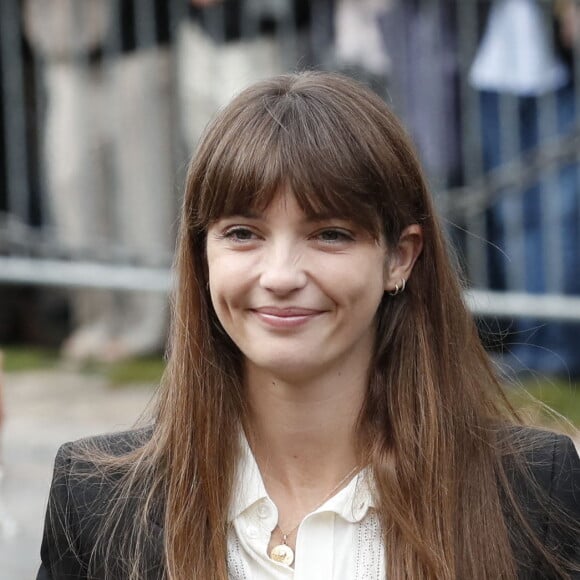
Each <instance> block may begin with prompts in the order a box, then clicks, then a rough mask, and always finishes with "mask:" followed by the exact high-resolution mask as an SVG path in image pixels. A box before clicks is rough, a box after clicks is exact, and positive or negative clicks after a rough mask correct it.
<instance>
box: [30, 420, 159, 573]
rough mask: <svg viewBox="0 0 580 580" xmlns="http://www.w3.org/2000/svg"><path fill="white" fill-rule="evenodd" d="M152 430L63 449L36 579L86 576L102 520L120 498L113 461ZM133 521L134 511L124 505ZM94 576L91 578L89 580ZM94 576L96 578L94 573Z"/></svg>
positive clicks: (83, 441)
mask: <svg viewBox="0 0 580 580" xmlns="http://www.w3.org/2000/svg"><path fill="white" fill-rule="evenodd" d="M151 435H152V427H148V428H143V429H136V430H132V431H124V432H120V433H109V434H105V435H99V436H96V437H89V438H85V439H79V440H77V441H70V442H68V443H65V444H64V445H62V446H61V447H60V448H59V450H58V452H57V454H56V459H55V464H54V472H53V479H52V484H51V487H50V492H49V498H48V506H47V511H46V517H45V525H44V532H43V538H42V545H41V559H42V564H41V568H40V571H39V575H38V578H39V579H40V578H42V579H44V578H55V579H56V578H61V577H67V578H69V577H71V578H72V577H74V578H79V579H80V578H88V570H89V562H90V560H91V554H92V551H93V548H94V546H95V545H96V540H97V537H98V536H99V533H100V530H101V528H102V524H103V522H104V518H105V517H106V515H107V513H108V509H109V508H110V506H111V505H112V504H113V503H114V502H115V501H116V500H117V499H118V498H117V497H116V495H117V491H118V488H117V482H118V481H119V480H120V479H121V478H122V477H123V474H124V473H125V470H124V469H123V464H122V462H119V467H118V468H117V467H116V465H115V463H114V461H115V459H116V458H121V457H122V456H123V455H125V454H129V453H131V452H132V451H135V450H137V449H138V448H139V447H141V446H143V445H144V444H146V443H147V441H149V439H150V438H151ZM125 504H126V506H127V509H126V510H125V515H126V516H127V517H126V518H123V519H124V520H126V521H127V522H128V521H131V516H134V512H130V511H129V510H132V509H134V508H135V506H134V505H133V503H132V502H131V501H129V500H127V501H126V502H124V504H123V505H125ZM91 577H93V576H91ZM94 577H97V578H98V577H100V576H99V574H98V573H97V574H96V575H95V576H94Z"/></svg>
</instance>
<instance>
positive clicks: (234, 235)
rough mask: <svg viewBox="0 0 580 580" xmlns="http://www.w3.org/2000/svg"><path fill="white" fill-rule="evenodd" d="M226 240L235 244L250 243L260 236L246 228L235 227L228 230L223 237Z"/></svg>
mask: <svg viewBox="0 0 580 580" xmlns="http://www.w3.org/2000/svg"><path fill="white" fill-rule="evenodd" d="M221 237H222V238H225V239H226V240H232V241H233V242H238V243H241V242H250V241H252V240H255V239H257V238H258V236H257V235H256V234H255V233H254V232H253V231H252V230H251V229H249V228H246V227H244V226H234V227H232V228H228V229H227V230H226V231H225V232H224V233H223V234H222V236H221Z"/></svg>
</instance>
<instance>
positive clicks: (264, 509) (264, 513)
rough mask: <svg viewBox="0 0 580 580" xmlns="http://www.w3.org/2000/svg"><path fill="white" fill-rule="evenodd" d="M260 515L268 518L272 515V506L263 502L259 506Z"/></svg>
mask: <svg viewBox="0 0 580 580" xmlns="http://www.w3.org/2000/svg"><path fill="white" fill-rule="evenodd" d="M258 515H259V516H260V517H261V518H262V519H265V518H267V517H268V516H269V515H270V508H269V507H268V506H267V505H265V504H261V505H260V506H258Z"/></svg>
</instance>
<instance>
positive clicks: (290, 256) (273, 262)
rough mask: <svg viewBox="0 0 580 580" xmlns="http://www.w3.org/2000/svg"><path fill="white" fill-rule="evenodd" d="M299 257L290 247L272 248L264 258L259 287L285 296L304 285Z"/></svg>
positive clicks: (303, 275)
mask: <svg viewBox="0 0 580 580" xmlns="http://www.w3.org/2000/svg"><path fill="white" fill-rule="evenodd" d="M306 282H307V276H306V272H305V271H304V268H303V266H302V259H301V256H300V255H299V254H298V253H297V252H295V251H293V249H292V248H290V247H280V246H278V247H273V248H271V250H270V251H269V252H267V253H266V255H265V256H264V262H263V267H262V272H261V274H260V285H261V286H262V288H264V289H266V290H269V291H270V292H273V293H274V294H279V295H285V294H290V293H291V292H294V291H295V290H299V289H300V288H303V287H304V286H305V285H306Z"/></svg>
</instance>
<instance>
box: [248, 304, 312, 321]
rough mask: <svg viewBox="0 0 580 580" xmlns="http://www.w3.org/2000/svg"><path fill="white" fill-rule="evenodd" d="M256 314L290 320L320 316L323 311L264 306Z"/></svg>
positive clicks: (255, 310) (295, 307)
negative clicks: (295, 317)
mask: <svg viewBox="0 0 580 580" xmlns="http://www.w3.org/2000/svg"><path fill="white" fill-rule="evenodd" d="M254 312H257V313H258V314H268V315H269V316H278V317H280V318H289V317H292V316H312V315H313V314H320V312H321V311H320V310H314V309H312V308H299V307H297V306H288V307H286V308H279V307H276V306H263V307H261V308H255V309H254Z"/></svg>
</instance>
